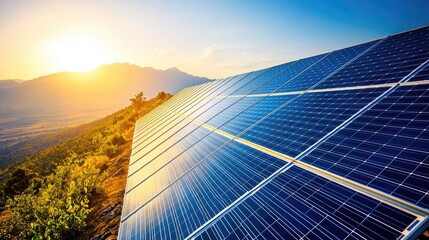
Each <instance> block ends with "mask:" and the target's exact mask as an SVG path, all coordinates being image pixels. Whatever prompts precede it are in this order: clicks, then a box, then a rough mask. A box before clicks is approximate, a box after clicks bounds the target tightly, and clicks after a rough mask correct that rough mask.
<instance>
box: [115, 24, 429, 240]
mask: <svg viewBox="0 0 429 240" xmlns="http://www.w3.org/2000/svg"><path fill="white" fill-rule="evenodd" d="M428 130H429V27H423V28H419V29H415V30H412V31H407V32H404V33H400V34H396V35H392V36H388V37H386V38H382V39H379V40H376V41H371V42H368V43H364V44H360V45H356V46H353V47H349V48H346V49H342V50H337V51H334V52H330V53H326V54H321V55H318V56H314V57H309V58H305V59H301V60H297V61H293V62H289V63H285V64H281V65H277V66H274V67H271V68H267V69H261V70H258V71H254V72H250V73H244V74H240V75H236V76H232V77H229V78H226V79H221V80H216V81H212V82H209V83H205V84H201V85H198V86H194V87H190V88H187V89H184V90H183V91H181V92H180V93H178V94H176V95H175V96H174V97H173V98H171V99H170V100H169V101H167V102H166V103H164V104H163V105H162V106H160V107H158V108H156V109H155V110H154V111H152V112H151V113H149V114H147V115H146V116H145V117H143V118H141V119H139V120H138V121H137V123H136V127H135V131H134V140H133V146H132V154H131V158H130V164H129V169H128V179H127V186H126V190H125V197H124V206H123V211H122V217H121V224H120V232H119V239H194V238H195V239H298V238H300V239H301V238H302V239H413V238H416V237H417V236H418V235H419V234H420V233H421V232H422V231H423V230H424V229H425V228H427V227H428V226H429V210H428V208H429V150H428V149H429V131H428Z"/></svg>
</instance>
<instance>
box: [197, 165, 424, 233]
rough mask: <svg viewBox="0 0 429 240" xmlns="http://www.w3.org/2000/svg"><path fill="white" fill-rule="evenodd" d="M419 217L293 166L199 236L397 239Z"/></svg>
mask: <svg viewBox="0 0 429 240" xmlns="http://www.w3.org/2000/svg"><path fill="white" fill-rule="evenodd" d="M415 220H416V218H415V217H414V216H412V215H410V214H407V213H405V212H401V211H398V210H397V209H395V208H392V207H390V206H389V205H386V204H383V203H382V202H380V201H377V200H375V199H371V198H369V197H367V196H365V195H362V194H359V193H357V192H355V191H352V190H350V189H348V188H345V187H343V186H341V185H338V184H336V183H334V182H332V181H329V180H326V179H324V178H322V177H320V176H317V175H316V174H313V173H310V172H307V171H305V170H303V169H300V168H298V167H292V168H290V169H289V170H287V171H286V172H285V173H283V174H282V175H280V176H278V177H276V178H275V179H274V180H273V181H271V182H270V183H269V184H267V185H266V186H265V187H264V188H262V189H261V190H260V191H258V192H257V193H256V194H255V195H253V196H251V197H249V198H248V199H246V200H245V201H244V202H243V203H242V204H240V205H239V206H237V207H236V208H234V209H233V210H231V211H230V212H228V213H227V214H226V215H225V216H224V217H223V218H221V219H220V220H219V221H217V222H216V223H214V224H213V225H211V226H210V227H209V228H208V230H207V231H204V232H203V233H202V234H201V235H199V236H198V238H197V239H301V238H304V239H324V238H325V239H395V238H397V237H399V236H401V235H402V231H403V230H404V229H405V228H407V226H408V225H410V224H411V223H412V222H413V221H415Z"/></svg>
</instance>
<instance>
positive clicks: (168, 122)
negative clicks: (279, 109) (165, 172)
mask: <svg viewBox="0 0 429 240" xmlns="http://www.w3.org/2000/svg"><path fill="white" fill-rule="evenodd" d="M250 74H251V73H247V74H242V75H238V76H235V77H233V78H231V79H230V80H228V81H227V82H225V83H223V84H217V85H215V86H212V87H211V88H210V89H208V90H206V91H204V92H203V93H201V95H203V96H205V95H207V94H211V93H212V92H213V91H217V90H218V89H220V88H222V87H223V86H224V85H226V84H228V83H229V82H231V81H233V80H234V79H235V78H239V80H241V79H244V78H246V77H247V76H248V75H250ZM240 76H241V77H240ZM222 82H223V81H222ZM236 83H237V82H235V84H236ZM233 86H234V84H233V85H232V86H229V88H231V87H233ZM229 88H227V89H229ZM227 89H225V90H227ZM225 90H224V91H225ZM197 98H198V96H195V97H193V98H192V99H191V100H188V101H187V102H186V105H183V104H182V106H181V107H180V108H178V109H177V111H185V112H186V111H189V110H191V109H194V108H196V106H197V105H198V104H199V103H200V102H199V101H195V100H196V99H197ZM189 102H191V105H189ZM164 107H168V106H164ZM198 109H199V108H196V109H195V110H194V111H193V112H196V111H197V110H198ZM173 116H174V115H173ZM176 119H177V118H165V121H163V122H160V123H159V124H157V126H158V128H153V129H152V130H151V131H150V132H149V133H152V132H153V131H154V130H156V129H159V128H162V129H164V128H166V127H168V126H170V125H171V123H172V122H174V121H175V120H176ZM173 127H174V126H171V127H169V128H168V129H167V130H166V131H163V132H162V133H161V135H163V134H164V133H165V132H167V131H169V130H170V129H171V128H173ZM158 133H159V132H158ZM155 134H157V133H154V134H152V135H150V136H146V137H145V138H144V139H143V137H141V138H139V139H137V141H139V143H138V145H141V144H143V143H144V142H145V141H147V140H148V139H150V138H152V137H153V136H154V135H155ZM161 135H160V136H161ZM160 136H158V137H160ZM142 139H143V140H142ZM141 149H142V148H140V149H139V150H138V151H136V153H137V152H139V151H140V150H141ZM134 162H135V161H134ZM134 162H132V163H131V165H132V164H134Z"/></svg>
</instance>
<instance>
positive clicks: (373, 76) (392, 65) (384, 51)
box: [316, 27, 429, 89]
mask: <svg viewBox="0 0 429 240" xmlns="http://www.w3.org/2000/svg"><path fill="white" fill-rule="evenodd" d="M428 59H429V27H425V28H421V29H418V30H415V31H411V32H406V33H401V34H398V35H394V36H390V37H387V38H386V39H385V40H384V41H383V42H381V43H380V44H379V45H378V46H376V47H374V48H373V49H372V50H370V51H368V52H367V53H366V54H364V55H363V56H361V57H359V58H358V59H356V60H355V61H353V63H351V64H350V65H348V66H347V67H345V68H343V69H342V70H340V71H339V72H338V73H336V74H334V75H333V76H332V77H330V78H329V79H326V80H325V81H323V82H322V83H321V84H320V85H318V86H317V87H316V88H318V89H322V88H332V87H347V86H362V85H373V84H384V83H395V82H399V81H400V80H402V78H404V77H405V76H406V75H408V74H409V73H410V72H412V71H413V70H414V69H415V68H417V67H418V66H420V65H421V64H422V63H423V62H425V61H426V60H428Z"/></svg>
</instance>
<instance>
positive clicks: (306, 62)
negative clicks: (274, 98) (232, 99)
mask: <svg viewBox="0 0 429 240" xmlns="http://www.w3.org/2000/svg"><path fill="white" fill-rule="evenodd" d="M324 57H326V54H322V55H318V56H314V57H309V58H305V59H301V60H299V61H297V62H296V63H294V64H293V65H292V66H291V67H289V68H287V69H286V70H285V71H283V72H281V73H280V74H279V75H277V76H276V77H274V78H273V79H272V80H270V81H269V82H267V83H265V84H264V85H263V86H262V87H260V88H258V89H256V90H255V91H254V92H252V93H253V94H258V93H271V92H273V91H274V90H276V89H277V88H279V87H280V86H282V85H283V84H285V83H286V82H288V81H290V80H292V79H293V78H294V77H296V76H298V75H299V74H301V73H302V72H304V71H305V70H307V68H309V67H311V66H312V65H313V64H315V63H317V61H320V60H321V59H323V58H324Z"/></svg>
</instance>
